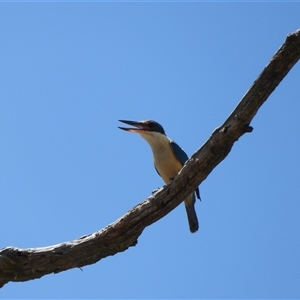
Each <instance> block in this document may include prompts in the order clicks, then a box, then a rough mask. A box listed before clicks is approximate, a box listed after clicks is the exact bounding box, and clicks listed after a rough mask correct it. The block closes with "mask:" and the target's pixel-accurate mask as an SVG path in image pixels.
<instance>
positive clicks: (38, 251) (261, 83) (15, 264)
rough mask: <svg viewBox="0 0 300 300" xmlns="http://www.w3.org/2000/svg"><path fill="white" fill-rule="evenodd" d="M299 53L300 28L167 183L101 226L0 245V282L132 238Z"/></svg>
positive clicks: (187, 187)
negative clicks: (44, 242) (46, 242)
mask: <svg viewBox="0 0 300 300" xmlns="http://www.w3.org/2000/svg"><path fill="white" fill-rule="evenodd" d="M299 58H300V29H299V30H297V31H296V32H294V33H292V34H289V35H288V36H287V38H286V40H285V42H284V44H283V45H282V46H281V47H280V49H279V50H278V51H277V53H276V54H275V55H274V56H273V58H272V60H271V61H270V62H269V64H268V65H267V66H266V67H265V69H264V70H263V71H262V73H261V74H260V75H259V76H258V78H257V79H256V80H255V81H254V83H253V85H252V86H251V88H250V89H249V90H248V91H247V93H246V94H245V95H244V97H243V98H242V100H241V101H240V103H239V104H238V105H237V107H236V108H235V109H234V110H233V112H232V113H231V114H230V116H229V117H228V119H227V120H226V121H225V122H224V124H223V125H222V126H220V127H219V128H217V129H216V130H215V131H214V132H213V133H212V135H211V137H210V138H209V139H208V141H207V142H206V143H205V144H204V145H203V146H202V147H201V148H200V149H199V150H198V151H197V152H196V153H195V154H193V156H192V157H191V158H190V159H189V160H188V161H187V162H186V164H185V165H184V167H183V168H182V170H181V171H180V173H179V174H178V176H176V177H175V178H174V180H173V181H172V183H171V184H169V185H167V186H165V187H164V188H162V189H160V190H159V191H157V192H156V193H155V194H153V195H151V196H150V197H149V198H147V199H146V200H145V201H143V202H141V203H140V204H138V205H136V206H135V207H133V208H132V209H131V210H130V211H128V212H127V213H126V214H125V215H123V216H122V217H121V218H119V219H118V220H116V221H115V222H114V223H112V224H110V225H108V226H107V227H105V228H104V229H102V230H100V231H98V232H96V233H93V234H90V235H86V236H82V237H80V238H78V239H77V240H74V241H71V242H66V243H62V244H58V245H54V246H50V247H44V248H32V249H19V248H15V247H7V248H3V249H1V250H0V287H2V286H4V285H5V284H6V283H8V282H10V281H26V280H31V279H35V278H40V277H42V276H44V275H46V274H50V273H58V272H61V271H65V270H68V269H71V268H78V267H83V266H86V265H90V264H93V263H95V262H97V261H99V260H101V259H103V258H105V257H107V256H109V255H115V254H116V253H118V252H122V251H125V250H126V249H128V248H129V247H131V246H135V245H136V244H137V240H138V237H139V236H140V235H141V233H142V232H143V230H144V229H145V228H146V227H147V226H149V225H151V224H152V223H154V222H156V221H157V220H159V219H161V218H162V217H164V216H165V215H166V214H168V213H169V212H170V211H171V210H173V209H174V208H175V207H176V206H178V205H179V204H180V203H181V202H182V199H184V198H185V197H186V196H187V195H188V194H190V193H191V192H192V191H193V190H195V188H196V187H197V186H198V185H199V184H200V183H201V182H202V181H203V180H205V178H206V177H207V176H208V175H209V174H210V172H211V171H212V170H213V169H214V168H215V167H216V166H217V165H218V164H219V163H220V162H221V161H222V160H223V159H224V158H225V157H226V156H227V155H228V153H229V152H230V150H231V147H232V146H233V144H234V142H235V141H237V140H238V139H239V138H240V137H241V136H242V135H243V134H244V133H246V132H251V131H252V127H251V126H250V125H249V124H250V122H251V120H252V119H253V117H254V116H255V114H256V113H257V111H258V109H259V108H260V107H261V105H262V104H263V103H264V102H265V101H266V100H267V98H268V97H269V96H270V94H271V93H272V92H273V91H274V89H275V88H276V87H277V85H278V84H279V83H280V82H281V80H282V79H283V78H284V77H285V76H286V74H287V73H288V72H289V71H290V69H291V68H292V67H293V66H294V65H295V64H296V62H297V61H298V60H299Z"/></svg>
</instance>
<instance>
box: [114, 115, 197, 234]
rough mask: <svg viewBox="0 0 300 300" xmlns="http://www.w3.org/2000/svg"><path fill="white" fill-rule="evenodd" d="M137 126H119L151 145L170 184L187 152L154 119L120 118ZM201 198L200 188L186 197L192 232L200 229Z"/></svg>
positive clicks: (163, 174) (158, 171)
mask: <svg viewBox="0 0 300 300" xmlns="http://www.w3.org/2000/svg"><path fill="white" fill-rule="evenodd" d="M119 121H120V122H122V123H125V124H127V125H131V126H134V127H135V128H125V127H118V128H120V129H122V130H125V131H128V132H133V133H137V134H139V135H140V136H141V137H142V138H143V139H145V140H146V141H147V142H148V144H149V145H150V147H151V150H152V153H153V159H154V167H155V169H156V172H157V173H158V175H159V176H161V177H162V179H163V181H164V182H165V184H169V183H170V182H171V181H172V180H173V178H174V177H175V176H176V175H177V174H178V172H179V171H180V170H181V169H182V167H183V165H184V163H185V162H186V161H187V160H188V156H187V154H186V153H185V152H184V151H183V150H182V149H181V148H180V146H178V144H176V143H175V142H174V141H173V140H171V139H170V138H168V137H167V135H166V133H165V130H164V128H163V127H162V126H161V125H160V124H159V123H157V122H155V121H153V120H144V121H128V120H119ZM195 194H196V196H197V198H198V199H200V200H201V198H200V193H199V188H198V187H197V188H196V190H195V192H193V193H191V194H190V195H189V196H188V197H187V198H186V199H184V204H185V209H186V213H187V218H188V223H189V228H190V231H191V232H192V233H194V232H196V231H197V230H198V229H199V223H198V218H197V214H196V211H195V202H196V197H195Z"/></svg>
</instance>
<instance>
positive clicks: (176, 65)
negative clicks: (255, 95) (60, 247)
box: [0, 2, 300, 298]
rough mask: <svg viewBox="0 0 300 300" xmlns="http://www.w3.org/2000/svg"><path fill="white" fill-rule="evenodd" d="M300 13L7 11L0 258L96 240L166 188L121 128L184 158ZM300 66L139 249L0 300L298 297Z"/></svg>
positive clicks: (1, 71) (264, 7)
mask: <svg viewBox="0 0 300 300" xmlns="http://www.w3.org/2000/svg"><path fill="white" fill-rule="evenodd" d="M299 11H300V3H105V2H103V3H93V2H90V3H1V4H0V63H1V65H0V76H1V77H0V82H1V87H0V99H1V101H0V130H1V144H0V165H1V169H0V200H1V210H0V237H1V238H0V248H2V247H7V246H15V247H20V248H27V247H29V248H33V247H43V246H50V245H53V244H58V243H61V242H65V241H70V240H73V239H76V238H78V237H80V236H82V235H85V234H89V233H93V232H95V231H97V230H100V229H102V228H103V227H105V226H106V225H108V224H110V223H111V222H113V221H115V220H116V219H117V218H119V217H120V216H122V215H123V214H124V213H126V212H127V211H128V210H129V209H131V208H132V207H133V206H134V205H136V204H137V203H139V202H141V201H142V200H144V199H145V198H147V197H148V196H149V195H150V194H151V191H152V190H154V189H155V188H157V187H160V186H162V185H163V182H162V180H161V178H160V177H159V176H157V174H156V172H155V170H154V168H153V162H152V154H151V151H150V148H149V146H148V145H147V144H146V142H145V141H143V140H142V139H141V138H139V137H138V136H137V135H134V134H130V133H126V132H124V131H121V130H119V129H118V128H117V126H120V125H121V124H119V122H118V121H117V120H118V119H128V120H144V119H154V120H156V121H158V122H159V123H161V124H162V125H163V126H164V128H165V130H166V133H167V135H168V136H169V137H170V138H172V139H173V140H175V141H176V142H177V143H178V144H179V145H180V146H181V147H182V148H183V149H184V150H185V151H186V152H187V153H188V155H191V154H193V153H194V152H195V151H196V150H197V149H198V148H199V147H200V146H201V145H202V144H203V143H204V142H205V141H206V140H207V139H208V138H209V136H210V135H211V133H212V132H213V130H214V129H215V128H216V127H218V126H220V125H221V124H222V123H223V121H224V120H225V119H226V118H227V116H228V115H229V114H230V112H231V111H232V110H233V109H234V107H235V106H236V105H237V103H238V102H239V100H240V99H241V97H242V96H243V95H244V94H245V92H246V91H247V90H248V89H249V87H250V86H251V85H252V83H253V81H254V80H255V79H256V78H257V76H258V75H259V73H260V72H261V71H262V69H263V68H264V67H265V66H266V65H267V64H268V62H269V60H270V59H271V57H272V56H273V54H274V53H275V52H276V51H277V49H278V48H279V47H280V46H281V44H282V43H283V42H284V40H285V37H286V36H287V34H289V33H291V32H294V31H295V30H296V29H298V28H299V27H300V22H299V20H300V18H299V15H300V14H299ZM299 83H300V64H299V63H298V64H297V65H296V66H295V67H294V68H293V69H292V70H291V72H290V73H289V74H288V75H287V76H286V78H285V79H284V81H283V82H282V83H281V84H280V85H279V86H278V87H277V89H276V90H275V91H274V93H273V94H272V95H271V96H270V98H269V99H268V101H267V102H266V103H265V104H264V106H263V107H262V108H261V109H260V110H259V112H258V114H257V116H256V117H255V118H254V120H253V122H252V124H251V125H252V126H253V127H254V131H253V132H252V133H251V134H246V135H244V136H243V137H242V138H241V139H240V140H239V141H238V142H237V143H235V145H234V147H233V149H232V151H231V153H230V154H229V156H228V157H227V158H226V159H225V160H224V161H223V162H222V163H221V164H220V165H219V166H217V167H216V168H215V170H214V171H213V172H212V173H211V174H210V176H209V177H208V178H207V179H206V180H205V181H204V182H203V183H202V185H201V186H200V190H201V196H202V202H199V201H198V202H197V205H196V210H197V213H198V218H199V221H200V230H199V231H198V232H197V233H196V234H190V232H189V230H188V225H187V220H186V215H185V211H184V207H183V205H180V206H179V207H178V208H176V209H175V210H174V211H172V212H171V213H170V214H168V215H167V216H166V217H165V218H163V219H162V220H160V221H158V222H157V223H155V224H153V225H152V226H150V227H149V228H147V229H146V230H145V231H144V232H143V234H142V236H141V237H140V238H139V242H138V245H137V246H136V247H134V248H130V249H129V250H127V251H126V252H123V253H119V254H117V255H115V256H113V257H108V258H106V259H103V260H101V261H100V262H98V263H96V264H94V265H91V266H87V267H84V268H83V270H82V271H80V270H79V269H72V270H68V271H66V272H62V273H59V274H56V275H53V274H51V275H47V276H44V277H42V278H41V279H37V280H33V281H28V282H23V283H8V284H7V285H5V286H4V287H3V288H2V289H1V290H0V297H1V298H20V297H21V298H299V297H300V255H299V253H300V232H299V229H300V218H299V214H300V202H299V194H300V184H299V169H300V160H299V147H300V137H299V133H300V125H299V114H300V101H299V99H300V84H299Z"/></svg>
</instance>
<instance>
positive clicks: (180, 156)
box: [170, 141, 189, 166]
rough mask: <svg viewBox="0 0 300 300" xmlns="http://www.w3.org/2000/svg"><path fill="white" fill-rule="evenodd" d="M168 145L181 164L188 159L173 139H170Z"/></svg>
mask: <svg viewBox="0 0 300 300" xmlns="http://www.w3.org/2000/svg"><path fill="white" fill-rule="evenodd" d="M170 146H171V148H172V150H173V152H174V154H175V156H176V157H177V159H178V160H179V161H180V163H181V164H182V166H183V165H184V163H185V162H186V161H187V160H188V159H189V157H188V156H187V155H186V153H185V152H184V151H183V150H182V149H181V148H180V147H179V146H178V145H177V144H176V143H175V142H174V141H170Z"/></svg>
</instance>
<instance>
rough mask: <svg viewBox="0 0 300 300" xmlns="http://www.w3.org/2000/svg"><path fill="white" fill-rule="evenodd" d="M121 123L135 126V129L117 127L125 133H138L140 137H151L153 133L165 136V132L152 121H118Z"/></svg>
mask: <svg viewBox="0 0 300 300" xmlns="http://www.w3.org/2000/svg"><path fill="white" fill-rule="evenodd" d="M119 121H120V122H122V123H125V124H128V125H131V126H135V128H125V127H119V128H120V129H122V130H125V131H129V132H134V133H138V134H140V135H141V136H143V135H152V134H153V133H160V134H163V135H166V134H165V131H164V129H163V127H162V126H161V125H160V124H159V123H157V122H155V121H153V120H146V121H139V122H137V121H126V120H119Z"/></svg>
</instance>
